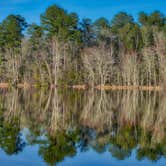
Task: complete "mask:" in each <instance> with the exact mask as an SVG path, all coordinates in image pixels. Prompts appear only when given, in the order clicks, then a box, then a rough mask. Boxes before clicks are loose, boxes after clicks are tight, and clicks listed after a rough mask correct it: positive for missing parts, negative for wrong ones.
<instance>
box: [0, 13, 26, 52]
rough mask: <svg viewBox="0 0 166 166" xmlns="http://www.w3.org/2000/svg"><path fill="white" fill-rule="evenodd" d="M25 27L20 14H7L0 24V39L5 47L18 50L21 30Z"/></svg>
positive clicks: (21, 35) (21, 34)
mask: <svg viewBox="0 0 166 166" xmlns="http://www.w3.org/2000/svg"><path fill="white" fill-rule="evenodd" d="M26 27H27V23H26V21H25V19H24V18H23V17H22V16H20V15H9V16H8V17H7V18H6V19H5V20H4V21H3V22H2V24H1V28H0V30H1V33H2V35H0V37H2V38H1V39H0V41H1V43H3V45H4V46H5V48H7V49H12V50H14V51H15V52H18V51H20V47H21V39H22V38H23V33H22V32H23V30H24V29H25V28H26ZM1 33H0V34H1Z"/></svg>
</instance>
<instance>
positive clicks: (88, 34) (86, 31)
mask: <svg viewBox="0 0 166 166" xmlns="http://www.w3.org/2000/svg"><path fill="white" fill-rule="evenodd" d="M81 32H82V40H83V43H84V45H85V46H86V47H87V46H91V45H93V43H94V27H93V23H92V20H91V19H89V18H84V19H83V20H82V22H81Z"/></svg>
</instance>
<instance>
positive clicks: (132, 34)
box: [119, 23, 143, 51]
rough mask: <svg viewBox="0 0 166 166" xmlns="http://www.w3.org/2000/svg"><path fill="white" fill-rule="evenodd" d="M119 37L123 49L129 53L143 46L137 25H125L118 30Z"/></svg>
mask: <svg viewBox="0 0 166 166" xmlns="http://www.w3.org/2000/svg"><path fill="white" fill-rule="evenodd" d="M119 37H120V39H121V40H122V42H123V43H124V46H125V48H127V49H128V50H130V51H139V50H140V49H141V48H142V46H143V41H142V35H141V31H140V28H139V26H138V25H137V24H131V23H128V24H126V25H125V26H124V27H123V28H121V29H120V30H119Z"/></svg>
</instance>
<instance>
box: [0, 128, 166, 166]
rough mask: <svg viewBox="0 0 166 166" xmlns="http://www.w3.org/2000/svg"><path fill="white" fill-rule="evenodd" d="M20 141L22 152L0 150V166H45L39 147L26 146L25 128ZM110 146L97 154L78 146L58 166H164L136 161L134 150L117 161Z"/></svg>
mask: <svg viewBox="0 0 166 166" xmlns="http://www.w3.org/2000/svg"><path fill="white" fill-rule="evenodd" d="M21 134H22V139H23V140H24V141H25V142H26V143H27V144H26V146H25V147H24V149H23V151H22V152H19V153H18V154H13V155H11V156H8V155H6V154H5V152H3V151H2V150H1V149H0V165H1V166H9V165H12V166H46V165H47V164H46V163H45V162H44V161H43V159H42V158H41V156H39V145H38V144H35V145H28V142H27V141H26V137H27V136H28V135H29V134H30V130H29V129H27V128H25V129H23V130H22V131H21ZM38 140H45V141H46V140H47V139H46V137H45V136H39V137H38ZM109 149H110V146H107V148H106V151H105V152H104V151H103V152H101V153H97V152H96V151H95V150H93V149H92V148H90V147H89V148H88V149H87V150H86V151H81V150H80V148H79V146H78V148H77V153H76V155H75V156H74V157H65V159H64V160H63V161H62V162H60V163H58V164H57V165H58V166H93V165H94V166H121V165H124V166H165V159H164V158H161V159H160V160H158V161H157V162H152V161H149V160H147V159H144V160H141V161H138V160H137V159H136V149H135V150H133V152H132V153H131V155H129V156H128V157H127V156H126V158H125V160H118V159H117V158H115V157H113V156H112V154H111V152H109Z"/></svg>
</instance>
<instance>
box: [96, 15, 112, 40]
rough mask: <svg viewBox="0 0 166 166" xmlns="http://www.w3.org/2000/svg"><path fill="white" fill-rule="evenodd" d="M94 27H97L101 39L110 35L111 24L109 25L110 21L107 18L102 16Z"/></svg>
mask: <svg viewBox="0 0 166 166" xmlns="http://www.w3.org/2000/svg"><path fill="white" fill-rule="evenodd" d="M94 27H95V31H96V35H97V38H98V39H99V40H104V39H106V38H107V37H108V36H109V34H110V25H109V21H108V20H107V19H106V18H104V17H101V18H99V19H97V20H96V21H95V22H94Z"/></svg>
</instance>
